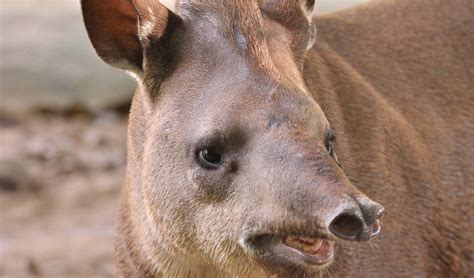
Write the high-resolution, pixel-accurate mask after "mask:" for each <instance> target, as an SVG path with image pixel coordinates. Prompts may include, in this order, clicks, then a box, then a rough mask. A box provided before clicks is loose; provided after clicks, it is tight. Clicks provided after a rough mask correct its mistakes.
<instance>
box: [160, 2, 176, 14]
mask: <svg viewBox="0 0 474 278" xmlns="http://www.w3.org/2000/svg"><path fill="white" fill-rule="evenodd" d="M159 1H160V3H161V4H163V6H165V7H167V8H168V10H170V11H172V12H174V13H176V0H159Z"/></svg>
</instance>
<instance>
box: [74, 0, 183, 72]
mask: <svg viewBox="0 0 474 278" xmlns="http://www.w3.org/2000/svg"><path fill="white" fill-rule="evenodd" d="M81 6H82V14H83V18H84V23H85V26H86V29H87V32H88V34H89V38H90V40H91V42H92V45H93V46H94V48H95V50H96V52H97V54H98V55H99V56H100V58H101V59H102V60H104V61H105V62H106V63H107V64H109V65H111V66H113V67H116V68H119V69H124V70H128V71H132V72H134V73H136V74H138V75H141V73H142V72H143V59H144V58H143V55H144V50H145V49H146V47H147V46H148V43H149V42H150V41H151V40H153V39H156V40H159V39H160V38H163V37H164V36H165V35H167V34H166V33H167V32H171V31H172V28H168V27H169V26H168V23H169V22H170V21H172V22H176V21H177V20H179V18H178V16H177V15H175V14H173V13H172V12H171V11H169V10H168V9H167V8H166V7H165V6H163V5H162V4H160V3H159V2H158V0H135V1H132V0H82V1H81ZM170 18H173V19H174V20H170ZM166 37H169V36H166ZM163 43H164V42H163Z"/></svg>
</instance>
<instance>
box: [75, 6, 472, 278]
mask: <svg viewBox="0 0 474 278" xmlns="http://www.w3.org/2000/svg"><path fill="white" fill-rule="evenodd" d="M317 7H318V3H317V1H314V0H258V1H257V0H213V1H211V0H208V1H206V0H178V1H176V3H174V4H173V7H170V9H168V8H167V7H165V6H164V5H163V4H162V3H160V2H159V1H157V0H134V1H131V0H108V1H103V0H82V11H83V17H84V22H85V26H86V29H87V31H88V34H89V38H90V40H91V42H92V45H93V46H94V48H95V50H96V52H97V54H98V56H100V58H101V59H102V60H103V61H105V62H106V63H108V64H109V65H111V66H113V67H116V68H119V69H123V70H125V71H127V72H128V73H130V75H132V76H133V77H134V78H135V79H136V80H137V84H138V87H137V90H136V92H135V94H134V97H133V101H132V106H131V111H130V117H129V129H128V146H127V149H128V158H127V171H126V178H125V185H124V188H123V192H122V197H121V206H120V210H119V216H118V224H117V236H116V245H115V260H116V267H117V274H118V276H120V277H468V276H470V275H472V273H473V271H474V262H473V260H474V257H473V250H474V243H473V239H474V232H473V231H474V184H473V183H474V1H472V0H450V1H446V0H382V1H373V2H369V3H367V4H364V5H360V6H357V7H354V8H350V9H347V10H343V11H339V12H336V13H331V14H327V15H323V16H314V15H313V14H314V13H313V11H314V9H317Z"/></svg>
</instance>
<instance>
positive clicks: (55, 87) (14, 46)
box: [0, 0, 135, 113]
mask: <svg viewBox="0 0 474 278" xmlns="http://www.w3.org/2000/svg"><path fill="white" fill-rule="evenodd" d="M0 32H1V38H0V112H2V111H3V112H5V111H6V112H15V113H22V112H25V111H29V110H32V109H37V108H48V109H53V110H54V109H64V108H68V107H71V106H83V107H85V108H86V109H93V110H95V109H102V108H104V107H108V106H114V105H116V104H118V103H122V102H123V101H124V100H127V99H129V98H130V96H131V94H132V93H133V89H134V87H135V84H134V81H133V80H131V78H129V77H128V76H126V74H125V73H122V72H120V71H118V70H114V69H113V68H110V67H108V66H107V65H105V64H104V63H102V62H101V61H100V60H99V59H98V58H97V56H96V54H95V52H94V50H93V48H92V47H91V46H90V43H89V41H88V39H87V33H86V31H85V28H84V26H83V23H82V18H81V12H80V6H79V0H77V1H75V0H62V1H61V0H55V1H54V0H41V1H40V0H14V1H12V0H1V3H0Z"/></svg>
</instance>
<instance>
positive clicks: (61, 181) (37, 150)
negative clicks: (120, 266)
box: [0, 113, 126, 277]
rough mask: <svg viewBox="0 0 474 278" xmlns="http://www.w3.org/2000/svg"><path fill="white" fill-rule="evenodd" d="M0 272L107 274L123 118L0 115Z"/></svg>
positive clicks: (107, 115)
mask: <svg viewBox="0 0 474 278" xmlns="http://www.w3.org/2000/svg"><path fill="white" fill-rule="evenodd" d="M0 134H1V136H0V223H1V224H0V276H2V275H7V276H15V277H17V276H19V275H28V274H33V275H40V274H41V275H46V276H52V275H65V274H68V275H86V274H87V275H92V274H94V275H110V274H113V273H114V266H113V261H112V251H113V234H114V224H115V214H116V208H117V204H118V197H119V193H120V188H121V185H122V180H123V176H124V165H125V142H126V119H125V118H124V117H123V116H121V115H119V114H117V113H102V114H99V115H93V116H91V115H72V116H71V115H69V116H66V117H64V116H63V115H35V116H34V117H33V116H32V117H28V118H26V119H13V118H5V117H3V118H0Z"/></svg>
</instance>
